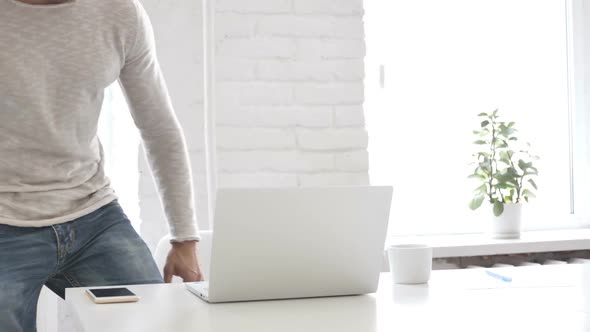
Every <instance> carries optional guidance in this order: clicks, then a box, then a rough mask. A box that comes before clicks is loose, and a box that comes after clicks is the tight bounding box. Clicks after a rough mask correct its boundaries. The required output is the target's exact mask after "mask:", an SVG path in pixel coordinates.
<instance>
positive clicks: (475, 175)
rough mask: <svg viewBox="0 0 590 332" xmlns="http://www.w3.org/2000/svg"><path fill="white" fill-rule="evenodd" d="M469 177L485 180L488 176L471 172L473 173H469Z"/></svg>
mask: <svg viewBox="0 0 590 332" xmlns="http://www.w3.org/2000/svg"><path fill="white" fill-rule="evenodd" d="M467 178H468V179H476V180H481V181H484V180H485V179H486V177H485V176H484V175H481V174H477V173H474V174H471V175H469V176H468V177H467Z"/></svg>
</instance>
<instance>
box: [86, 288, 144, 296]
mask: <svg viewBox="0 0 590 332" xmlns="http://www.w3.org/2000/svg"><path fill="white" fill-rule="evenodd" d="M89 291H90V292H91V293H92V294H94V296H95V297H97V298H100V297H117V296H134V295H135V294H133V292H131V291H130V290H128V289H127V288H100V289H89Z"/></svg>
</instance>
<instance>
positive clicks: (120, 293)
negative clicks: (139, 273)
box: [86, 287, 139, 303]
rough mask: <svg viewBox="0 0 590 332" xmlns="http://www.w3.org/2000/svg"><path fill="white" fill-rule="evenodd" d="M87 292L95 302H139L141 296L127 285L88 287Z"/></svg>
mask: <svg viewBox="0 0 590 332" xmlns="http://www.w3.org/2000/svg"><path fill="white" fill-rule="evenodd" d="M86 293H87V294H88V295H89V296H90V298H91V299H92V300H93V301H94V303H122V302H137V301H139V296H137V295H135V294H134V293H133V292H132V291H130V290H129V289H127V288H125V287H116V288H88V289H86Z"/></svg>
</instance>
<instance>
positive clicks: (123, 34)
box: [0, 0, 202, 332]
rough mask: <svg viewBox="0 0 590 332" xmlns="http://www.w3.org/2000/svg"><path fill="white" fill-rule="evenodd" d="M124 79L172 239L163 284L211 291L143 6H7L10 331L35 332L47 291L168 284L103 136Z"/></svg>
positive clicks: (0, 217) (0, 288)
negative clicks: (107, 106) (119, 187)
mask: <svg viewBox="0 0 590 332" xmlns="http://www.w3.org/2000/svg"><path fill="white" fill-rule="evenodd" d="M116 80H119V82H120V83H121V86H122V87H123V90H124V92H125V94H126V97H127V100H128V103H129V106H130V109H131V112H132V116H133V118H134V121H135V123H136V125H137V127H138V128H139V130H140V133H141V137H142V140H143V143H144V147H145V150H146V152H147V156H148V159H149V162H150V166H151V169H152V171H153V174H154V177H155V179H156V182H157V184H158V188H159V192H160V194H161V198H162V202H163V206H164V210H165V213H166V216H167V219H168V222H169V225H170V232H171V234H172V249H171V251H170V253H169V254H168V258H167V262H166V267H165V268H164V279H165V281H166V282H170V280H171V279H172V276H173V275H177V276H180V277H181V278H183V280H184V281H198V280H201V279H202V277H201V272H200V270H199V264H198V261H197V257H196V256H197V255H196V249H197V241H198V239H199V237H198V229H197V227H196V222H195V213H194V206H193V190H192V186H191V183H192V181H191V173H190V167H189V161H188V157H187V152H186V144H185V141H184V137H183V134H182V131H181V129H180V126H179V124H178V121H177V119H176V117H175V115H174V112H173V109H172V105H171V102H170V100H169V96H168V93H167V89H166V86H165V83H164V79H163V77H162V74H161V72H160V69H159V66H158V62H157V59H156V53H155V47H154V40H153V32H152V28H151V25H150V22H149V19H148V17H147V15H146V13H145V11H144V9H143V8H142V6H141V5H140V3H139V2H138V0H100V1H96V0H61V1H58V0H0V331H7V332H16V331H27V332H28V331H35V330H36V326H35V320H36V319H35V318H36V317H35V316H36V305H37V300H38V297H39V292H40V290H41V288H42V286H43V285H46V286H47V287H49V288H50V289H51V290H52V291H54V292H55V293H56V294H58V295H59V296H61V297H62V298H63V297H64V296H65V288H67V287H80V286H102V285H124V284H141V283H161V282H163V281H164V280H162V276H161V274H160V272H159V271H158V269H157V267H156V265H155V262H154V260H153V258H152V256H151V253H150V251H149V249H148V248H147V246H146V245H145V243H144V242H143V240H142V239H141V238H140V237H139V236H138V235H137V233H136V232H135V231H134V229H133V227H132V226H131V224H130V222H129V220H128V219H127V217H126V216H125V214H124V213H123V211H122V209H121V207H120V206H119V205H118V203H117V201H116V195H115V192H114V190H113V189H112V188H111V187H110V185H109V180H108V178H107V177H106V175H105V174H104V167H103V162H104V160H103V154H102V147H101V145H100V142H99V141H98V138H97V136H96V131H97V122H98V117H99V111H100V108H101V105H102V101H103V92H104V88H105V87H107V86H109V85H110V84H111V83H113V82H115V81H116Z"/></svg>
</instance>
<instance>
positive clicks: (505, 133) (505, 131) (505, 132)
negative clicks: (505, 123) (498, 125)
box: [500, 127, 516, 137]
mask: <svg viewBox="0 0 590 332" xmlns="http://www.w3.org/2000/svg"><path fill="white" fill-rule="evenodd" d="M515 132H516V130H515V129H514V128H508V127H507V128H505V129H503V130H502V131H500V135H502V136H506V137H508V136H510V135H512V134H514V133H515Z"/></svg>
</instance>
